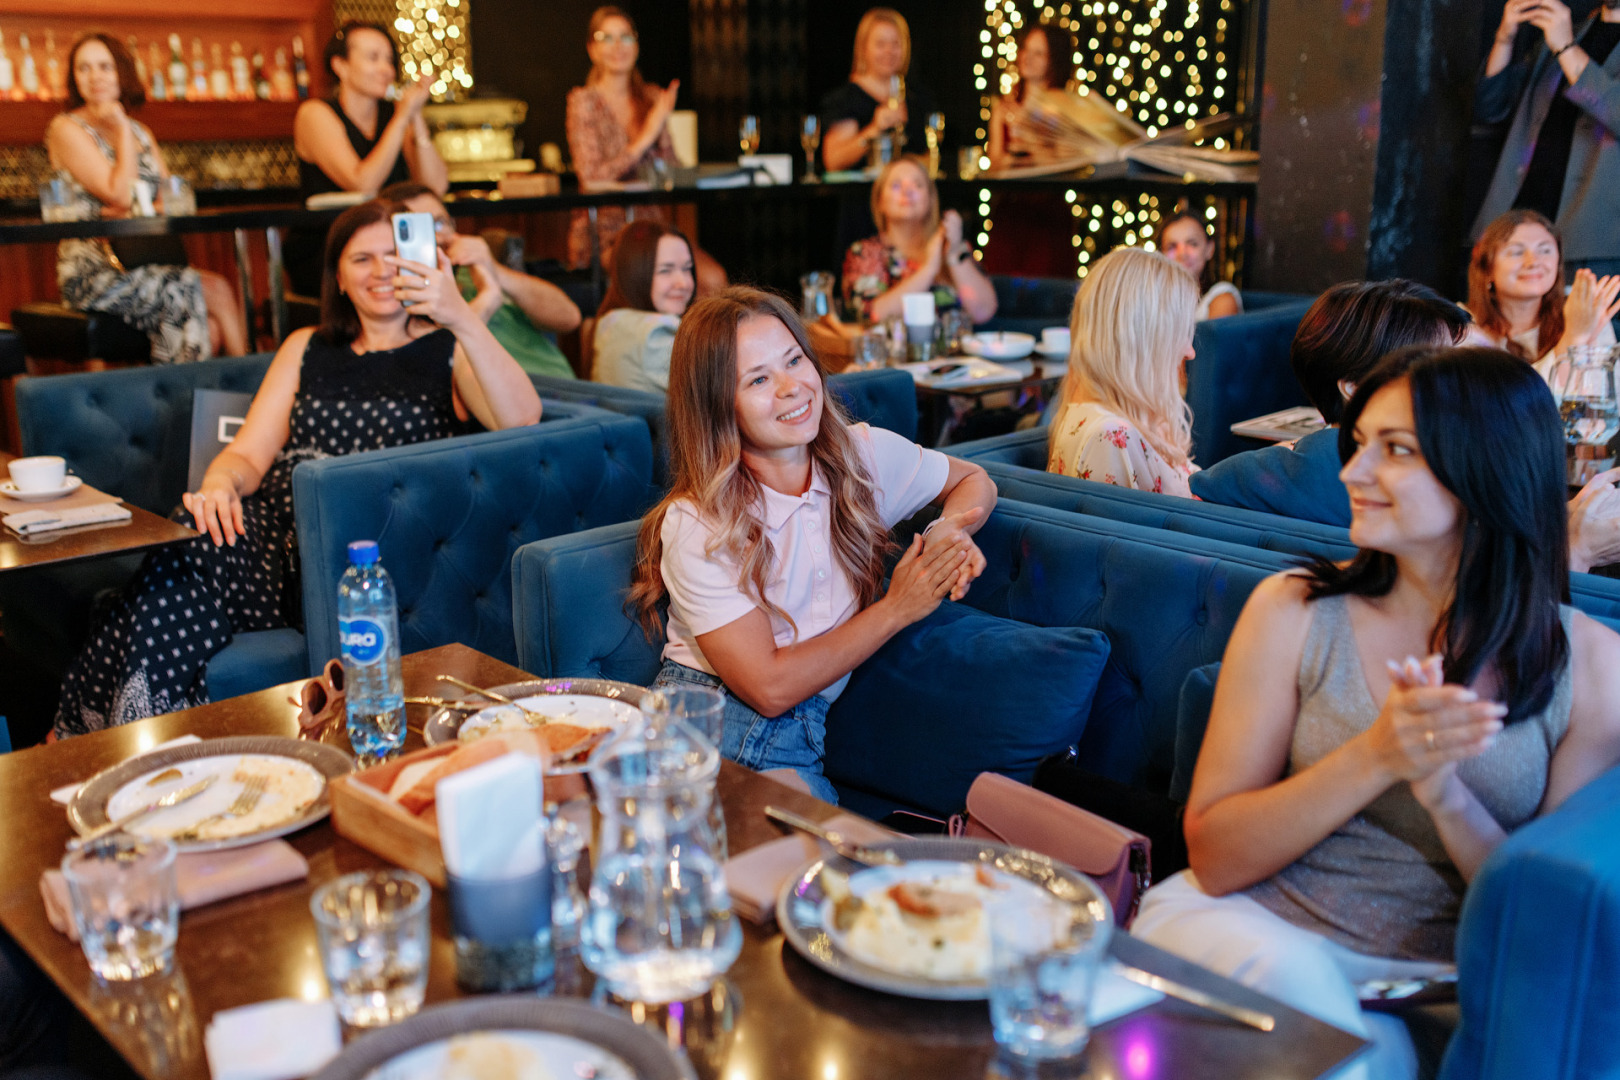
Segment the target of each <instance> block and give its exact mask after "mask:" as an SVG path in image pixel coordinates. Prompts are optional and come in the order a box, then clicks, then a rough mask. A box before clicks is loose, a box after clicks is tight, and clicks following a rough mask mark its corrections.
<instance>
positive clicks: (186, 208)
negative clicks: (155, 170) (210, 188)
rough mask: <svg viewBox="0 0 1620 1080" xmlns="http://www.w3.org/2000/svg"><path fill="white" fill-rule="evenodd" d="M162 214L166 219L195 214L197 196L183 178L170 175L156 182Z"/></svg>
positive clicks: (188, 182)
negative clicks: (160, 199) (161, 203)
mask: <svg viewBox="0 0 1620 1080" xmlns="http://www.w3.org/2000/svg"><path fill="white" fill-rule="evenodd" d="M158 193H159V195H160V196H161V197H162V202H163V213H164V215H165V216H167V217H191V216H193V215H195V214H196V213H197V194H196V192H194V191H192V189H191V182H190V181H189V180H187V179H186V178H185V177H183V176H176V175H174V174H172V173H171V174H170V175H169V176H167V177H165V178H164V179H163V180H161V181H159V182H158Z"/></svg>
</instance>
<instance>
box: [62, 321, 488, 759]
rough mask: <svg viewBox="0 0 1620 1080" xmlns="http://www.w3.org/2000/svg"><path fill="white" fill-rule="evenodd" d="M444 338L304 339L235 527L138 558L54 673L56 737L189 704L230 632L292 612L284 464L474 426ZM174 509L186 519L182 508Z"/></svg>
mask: <svg viewBox="0 0 1620 1080" xmlns="http://www.w3.org/2000/svg"><path fill="white" fill-rule="evenodd" d="M454 350H455V337H454V336H453V335H452V334H451V333H450V332H449V331H448V330H437V331H434V332H433V333H431V334H427V335H425V336H423V337H420V338H417V339H416V340H415V341H412V342H411V343H410V344H408V345H404V346H401V347H400V348H398V349H391V350H388V351H386V352H371V353H363V354H356V353H355V352H354V351H353V350H351V349H349V348H348V347H347V346H334V345H331V344H328V343H326V342H324V341H322V340H321V339H320V338H319V337H315V338H311V339H310V344H309V348H308V349H307V350H306V351H305V353H304V359H303V368H302V371H301V374H300V382H299V390H298V398H297V400H296V401H295V403H294V405H293V411H292V418H291V426H290V430H289V434H288V438H287V445H286V446H285V447H283V449H282V451H281V454H280V455H279V456H278V457H277V458H276V462H275V464H274V465H272V466H271V467H270V471H269V472H268V473H266V474H265V477H264V480H263V482H261V483H260V485H259V489H258V490H257V491H255V492H254V493H253V494H252V495H250V496H248V497H247V498H245V499H243V500H242V518H243V523H244V524H245V525H246V535H245V536H243V537H241V538H240V539H238V540H237V542H236V544H235V545H234V546H227V547H216V546H215V545H214V542H213V541H212V540H210V539H209V538H208V537H206V536H202V537H198V538H197V539H195V540H192V541H190V542H188V543H184V544H174V545H171V546H169V547H166V548H160V549H158V550H157V551H155V552H153V553H152V554H151V555H150V556H148V557H147V559H146V562H145V563H144V564H143V565H142V567H141V570H140V572H139V573H138V574H136V575H135V578H134V580H133V581H131V582H130V583H129V585H127V586H126V587H125V588H124V589H123V590H122V591H121V592H120V593H119V594H118V596H117V597H116V599H115V600H114V601H113V603H112V604H111V605H110V607H109V608H108V609H106V610H104V611H102V612H101V613H99V615H98V617H97V618H95V619H93V629H92V630H91V633H90V639H89V642H88V643H87V644H86V646H85V648H84V651H83V652H81V653H80V654H79V656H78V658H77V659H75V660H74V662H73V665H72V666H71V667H70V668H69V669H68V673H67V676H66V678H65V679H64V680H63V683H62V697H61V701H60V704H59V705H58V707H57V712H56V734H57V737H58V738H61V737H64V736H68V735H78V734H82V733H83V732H86V731H96V730H99V729H101V728H105V727H113V726H116V725H118V724H127V723H129V722H130V721H131V720H139V719H141V718H143V717H147V716H155V715H157V714H159V713H165V712H172V711H174V710H175V709H185V708H189V707H190V706H193V705H200V704H202V703H203V702H205V701H207V700H208V681H207V670H206V665H207V663H208V660H209V658H210V657H212V656H213V655H214V654H215V653H217V652H219V651H220V650H221V649H223V648H224V647H225V646H226V645H228V644H229V643H230V641H231V638H232V636H233V635H234V634H237V633H244V632H247V631H252V630H273V629H278V628H281V627H287V626H294V625H298V623H299V619H300V614H299V609H300V606H301V604H300V599H301V597H300V592H299V589H300V585H299V581H298V536H297V532H296V530H295V529H294V524H293V501H292V473H293V468H294V466H296V465H297V464H298V463H299V462H301V461H311V460H315V459H318V458H326V457H338V456H341V455H343V454H353V453H358V452H360V451H363V450H381V449H384V448H386V447H390V446H404V445H407V444H409V443H417V442H425V441H427V440H429V439H442V438H445V437H447V436H450V435H458V434H463V433H465V432H467V431H469V430H474V428H473V427H472V426H471V425H469V424H467V423H466V422H464V421H460V420H457V419H456V416H455V410H454V407H453V405H452V402H451V383H450V366H451V358H452V354H453V352H454ZM175 518H176V520H181V521H185V522H186V523H187V524H191V521H190V515H188V514H185V512H184V511H183V510H182V511H176V513H175Z"/></svg>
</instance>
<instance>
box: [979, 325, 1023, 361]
mask: <svg viewBox="0 0 1620 1080" xmlns="http://www.w3.org/2000/svg"><path fill="white" fill-rule="evenodd" d="M962 348H963V349H965V350H967V351H968V352H970V353H972V354H973V355H974V356H982V357H984V358H985V359H986V360H1022V359H1023V358H1024V357H1026V356H1028V355H1029V354H1030V353H1032V352H1034V351H1035V335H1033V334H1019V333H1014V332H1012V331H1000V330H997V331H993V332H987V333H983V334H969V335H968V336H967V337H965V338H963V339H962Z"/></svg>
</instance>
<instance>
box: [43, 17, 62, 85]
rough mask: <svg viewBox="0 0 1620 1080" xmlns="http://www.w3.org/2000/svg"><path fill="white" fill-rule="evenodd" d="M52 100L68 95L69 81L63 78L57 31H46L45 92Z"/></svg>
mask: <svg viewBox="0 0 1620 1080" xmlns="http://www.w3.org/2000/svg"><path fill="white" fill-rule="evenodd" d="M43 96H44V97H45V98H46V99H47V100H50V101H61V100H63V99H64V98H66V97H67V81H66V80H65V79H63V78H62V58H61V57H60V56H58V55H57V54H56V31H55V30H46V31H45V93H44V95H43Z"/></svg>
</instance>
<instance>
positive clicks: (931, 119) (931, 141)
mask: <svg viewBox="0 0 1620 1080" xmlns="http://www.w3.org/2000/svg"><path fill="white" fill-rule="evenodd" d="M925 123H926V125H927V126H926V131H927V135H928V149H930V150H938V149H939V144H940V142H941V141H942V140H943V139H944V137H945V114H944V113H942V112H931V113H929V114H928V119H927V120H926V121H925Z"/></svg>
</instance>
